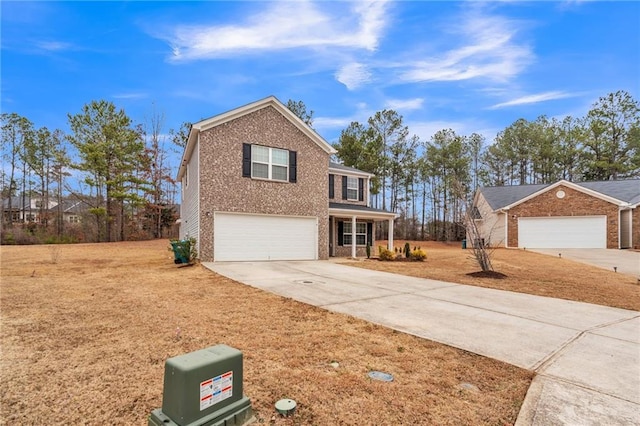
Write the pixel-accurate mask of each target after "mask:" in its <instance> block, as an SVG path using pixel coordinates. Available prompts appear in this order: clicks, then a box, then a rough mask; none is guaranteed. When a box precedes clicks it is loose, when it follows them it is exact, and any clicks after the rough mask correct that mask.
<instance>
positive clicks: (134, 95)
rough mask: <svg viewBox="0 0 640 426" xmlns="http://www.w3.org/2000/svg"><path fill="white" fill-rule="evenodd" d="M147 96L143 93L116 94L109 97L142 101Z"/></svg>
mask: <svg viewBox="0 0 640 426" xmlns="http://www.w3.org/2000/svg"><path fill="white" fill-rule="evenodd" d="M148 96H149V95H148V94H147V93H143V92H130V93H116V94H115V95H111V97H112V98H115V99H144V98H147V97H148Z"/></svg>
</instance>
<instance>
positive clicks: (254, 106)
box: [178, 96, 336, 180]
mask: <svg viewBox="0 0 640 426" xmlns="http://www.w3.org/2000/svg"><path fill="white" fill-rule="evenodd" d="M267 107H273V108H274V109H275V110H276V111H278V112H279V113H280V114H282V115H283V116H284V118H286V119H287V120H289V121H290V122H291V123H292V124H293V125H294V126H296V127H297V128H298V129H299V130H300V131H301V132H302V133H303V134H304V135H306V136H307V137H308V138H309V139H311V140H312V141H313V142H315V143H316V145H318V146H319V147H320V148H321V149H322V150H323V151H325V152H326V153H327V154H335V153H336V150H335V149H334V148H333V147H332V146H331V145H330V144H329V142H327V141H326V140H324V138H322V136H320V135H319V134H318V133H316V131H315V130H313V129H312V128H311V127H309V126H308V125H307V124H306V123H305V122H304V121H302V120H301V119H300V118H299V117H298V116H297V115H295V114H294V113H293V112H291V110H290V109H289V108H287V107H286V106H285V105H284V104H283V103H282V102H280V101H279V100H278V99H277V98H276V97H275V96H269V97H266V98H264V99H261V100H259V101H255V102H252V103H250V104H247V105H244V106H241V107H239V108H235V109H232V110H231V111H227V112H224V113H222V114H219V115H216V116H213V117H211V118H207V119H204V120H202V121H199V122H197V123H194V124H192V125H191V129H190V130H189V137H188V138H187V145H186V146H185V149H184V153H183V154H182V160H181V161H180V168H179V169H178V180H180V179H181V178H182V175H183V174H184V173H185V167H186V165H187V162H188V161H189V159H190V158H191V154H192V153H193V149H194V147H195V143H196V140H197V137H198V134H199V133H200V132H201V131H203V130H208V129H211V128H213V127H216V126H219V125H221V124H224V123H227V122H229V121H231V120H235V119H236V118H240V117H243V116H245V115H248V114H251V113H253V112H255V111H258V110H261V109H263V108H267Z"/></svg>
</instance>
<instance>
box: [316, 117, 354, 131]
mask: <svg viewBox="0 0 640 426" xmlns="http://www.w3.org/2000/svg"><path fill="white" fill-rule="evenodd" d="M352 121H354V120H353V119H351V118H348V117H316V118H314V119H313V127H315V128H316V129H318V130H323V129H325V130H326V129H344V128H346V127H347V126H348V125H349V124H350V123H351V122H352Z"/></svg>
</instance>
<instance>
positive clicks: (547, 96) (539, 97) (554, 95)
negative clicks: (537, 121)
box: [489, 91, 578, 109]
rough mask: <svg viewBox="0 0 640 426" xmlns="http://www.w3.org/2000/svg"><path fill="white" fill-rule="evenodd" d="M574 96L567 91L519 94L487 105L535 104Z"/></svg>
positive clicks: (499, 106) (493, 107) (495, 106)
mask: <svg viewBox="0 0 640 426" xmlns="http://www.w3.org/2000/svg"><path fill="white" fill-rule="evenodd" d="M575 96H578V95H577V94H575V93H567V92H561V91H553V92H544V93H537V94H535V95H527V96H521V97H519V98H516V99H512V100H510V101H507V102H501V103H499V104H495V105H493V106H491V107H489V109H499V108H506V107H510V106H515V105H527V104H537V103H539V102H546V101H551V100H554V99H564V98H571V97H575Z"/></svg>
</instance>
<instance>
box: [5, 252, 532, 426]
mask: <svg viewBox="0 0 640 426" xmlns="http://www.w3.org/2000/svg"><path fill="white" fill-rule="evenodd" d="M167 246H168V242H167V241H166V240H165V241H149V242H129V243H109V244H79V245H64V246H3V247H1V248H0V255H1V261H2V268H1V287H0V320H1V329H0V344H1V348H2V352H1V357H0V377H1V378H2V379H1V380H2V385H1V386H0V402H1V415H0V424H5V425H41V424H65V425H73V424H96V425H98V424H126V425H134V424H137V425H146V422H147V417H148V415H149V413H150V412H151V411H152V410H153V409H155V408H158V407H160V406H161V404H162V400H161V398H162V380H163V372H164V363H165V360H166V359H167V358H169V357H173V356H176V355H181V354H184V353H188V352H191V351H194V350H198V349H202V348H206V347H209V346H213V345H216V344H220V343H224V344H227V345H229V346H232V347H235V348H238V349H240V350H241V351H242V352H243V356H244V391H245V394H246V395H247V396H248V397H249V398H250V399H251V401H252V404H253V407H254V409H255V411H256V415H257V418H258V423H257V424H273V425H336V424H344V425H374V424H375V425H400V424H404V425H417V424H434V425H436V424H437V425H509V424H513V423H514V422H515V420H516V417H517V414H518V412H519V409H520V406H521V404H522V401H523V399H524V396H525V393H526V391H527V389H528V386H529V383H530V381H531V378H532V375H533V374H532V373H531V372H528V371H525V370H522V369H519V368H517V367H514V366H511V365H508V364H505V363H502V362H499V361H496V360H492V359H488V358H484V357H482V356H479V355H475V354H472V353H469V352H465V351H462V350H458V349H455V348H452V347H448V346H445V345H441V344H437V343H435V342H431V341H428V340H424V339H420V338H417V337H414V336H410V335H406V334H403V333H399V332H396V331H393V330H390V329H387V328H384V327H380V326H376V325H373V324H370V323H368V322H366V321H362V320H359V319H356V318H353V317H350V316H347V315H342V314H337V313H331V312H328V311H325V310H322V309H320V308H316V307H312V306H309V305H306V304H303V303H299V302H296V301H293V300H290V299H287V298H283V297H279V296H276V295H273V294H269V293H266V292H264V291H261V290H258V289H255V288H252V287H249V286H245V285H242V284H239V283H236V282H234V281H231V280H229V279H226V278H224V277H221V276H219V275H216V274H215V273H213V272H211V271H209V270H206V269H205V268H203V267H201V266H199V265H196V266H194V267H189V268H179V267H177V266H176V265H174V264H173V260H172V254H171V253H170V252H168V251H167ZM375 263H377V264H380V262H375ZM427 265H428V263H427ZM402 266H403V267H406V266H407V264H406V263H405V264H403V265H402ZM470 326H472V325H470ZM332 362H337V363H338V367H337V368H334V367H333V366H331V365H330V364H331V363H332ZM371 370H379V371H383V372H387V373H390V374H392V375H393V376H394V381H393V382H390V383H385V382H379V381H373V380H371V379H370V378H369V377H368V376H367V373H368V372H369V371H371ZM285 397H286V398H292V399H294V400H295V401H296V402H297V403H298V409H297V411H296V413H295V415H294V416H292V417H289V418H284V417H282V416H280V415H278V414H276V412H275V410H274V404H275V402H276V401H278V400H279V399H281V398H285Z"/></svg>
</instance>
